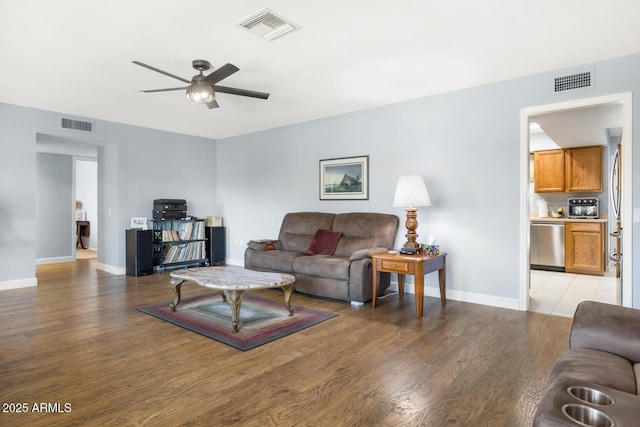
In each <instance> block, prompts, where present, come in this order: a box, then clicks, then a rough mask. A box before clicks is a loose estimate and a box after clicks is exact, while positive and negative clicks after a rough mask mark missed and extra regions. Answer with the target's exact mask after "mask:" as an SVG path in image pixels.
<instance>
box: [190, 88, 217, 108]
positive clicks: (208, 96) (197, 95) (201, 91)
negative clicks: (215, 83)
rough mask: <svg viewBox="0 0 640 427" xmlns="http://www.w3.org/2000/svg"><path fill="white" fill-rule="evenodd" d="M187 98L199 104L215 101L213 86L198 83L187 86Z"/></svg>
mask: <svg viewBox="0 0 640 427" xmlns="http://www.w3.org/2000/svg"><path fill="white" fill-rule="evenodd" d="M187 98H189V99H190V100H192V101H193V102H197V103H199V104H206V103H207V102H211V101H213V98H214V94H213V88H212V87H211V86H207V85H202V84H197V83H195V84H192V85H190V86H189V87H188V88H187Z"/></svg>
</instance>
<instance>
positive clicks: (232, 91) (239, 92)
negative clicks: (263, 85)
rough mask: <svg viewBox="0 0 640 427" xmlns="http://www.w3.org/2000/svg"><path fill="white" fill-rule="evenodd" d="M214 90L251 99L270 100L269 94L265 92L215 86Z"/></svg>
mask: <svg viewBox="0 0 640 427" xmlns="http://www.w3.org/2000/svg"><path fill="white" fill-rule="evenodd" d="M213 89H214V90H215V91H216V92H220V93H229V94H231V95H240V96H250V97H251V98H260V99H268V98H269V94H268V93H264V92H256V91H254V90H246V89H236V88H234V87H227V86H214V87H213Z"/></svg>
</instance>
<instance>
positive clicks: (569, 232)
mask: <svg viewBox="0 0 640 427" xmlns="http://www.w3.org/2000/svg"><path fill="white" fill-rule="evenodd" d="M604 255H605V254H604V223H601V222H567V223H565V270H566V272H567V273H584V274H600V275H601V274H604Z"/></svg>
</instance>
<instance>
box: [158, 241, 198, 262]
mask: <svg viewBox="0 0 640 427" xmlns="http://www.w3.org/2000/svg"><path fill="white" fill-rule="evenodd" d="M204 258H206V253H205V244H204V242H191V243H185V244H184V245H172V246H167V247H166V248H165V249H164V258H163V261H162V262H163V263H164V264H170V263H174V262H184V261H193V260H198V259H204Z"/></svg>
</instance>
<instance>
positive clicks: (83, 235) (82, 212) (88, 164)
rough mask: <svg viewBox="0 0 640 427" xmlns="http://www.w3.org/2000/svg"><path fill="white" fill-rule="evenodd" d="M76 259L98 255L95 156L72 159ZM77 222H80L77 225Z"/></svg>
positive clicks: (91, 257)
mask: <svg viewBox="0 0 640 427" xmlns="http://www.w3.org/2000/svg"><path fill="white" fill-rule="evenodd" d="M74 193H75V204H76V212H75V221H76V227H75V229H76V239H75V240H74V245H75V254H76V260H79V259H94V258H97V257H98V163H97V159H96V158H84V157H76V158H75V159H74ZM78 224H82V225H81V226H79V225H78Z"/></svg>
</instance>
